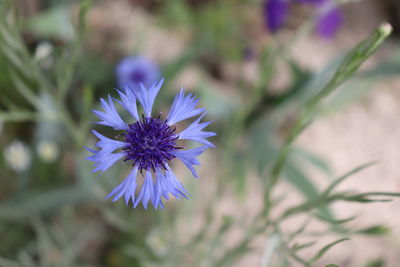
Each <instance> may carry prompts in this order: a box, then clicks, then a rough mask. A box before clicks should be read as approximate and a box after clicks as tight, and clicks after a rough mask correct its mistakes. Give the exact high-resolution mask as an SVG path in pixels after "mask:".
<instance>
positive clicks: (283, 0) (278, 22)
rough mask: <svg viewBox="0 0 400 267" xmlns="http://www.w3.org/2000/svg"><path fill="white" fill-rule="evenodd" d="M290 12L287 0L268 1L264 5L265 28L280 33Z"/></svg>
mask: <svg viewBox="0 0 400 267" xmlns="http://www.w3.org/2000/svg"><path fill="white" fill-rule="evenodd" d="M288 11H289V5H288V1H287V0H267V1H266V2H265V3H264V18H265V26H266V27H267V28H268V29H269V30H270V31H271V32H273V33H274V32H276V31H278V30H279V29H280V28H281V27H282V26H283V24H284V23H285V21H286V19H287V16H288Z"/></svg>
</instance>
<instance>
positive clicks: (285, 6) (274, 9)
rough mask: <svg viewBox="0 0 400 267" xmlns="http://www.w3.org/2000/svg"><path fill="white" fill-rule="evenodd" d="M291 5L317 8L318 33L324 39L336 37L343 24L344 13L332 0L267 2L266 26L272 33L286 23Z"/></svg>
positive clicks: (275, 0)
mask: <svg viewBox="0 0 400 267" xmlns="http://www.w3.org/2000/svg"><path fill="white" fill-rule="evenodd" d="M290 3H301V4H309V5H314V6H315V8H317V10H318V11H317V12H318V13H319V15H318V17H317V19H316V32H317V33H318V34H319V35H320V36H321V37H323V38H332V37H333V36H335V34H336V32H337V30H338V29H339V27H340V26H341V24H342V19H343V18H342V13H341V12H340V9H339V8H338V7H337V6H336V5H335V4H334V2H333V1H332V0H265V2H264V8H263V12H264V18H265V24H266V27H267V28H268V29H269V30H270V31H271V32H273V33H274V32H276V31H278V30H279V29H280V28H282V26H283V25H284V23H285V22H286V20H287V18H288V16H289V4H290Z"/></svg>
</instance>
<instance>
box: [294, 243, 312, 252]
mask: <svg viewBox="0 0 400 267" xmlns="http://www.w3.org/2000/svg"><path fill="white" fill-rule="evenodd" d="M315 243H317V241H311V242H307V243H304V244H294V245H293V246H292V248H291V249H292V250H294V251H296V252H297V251H299V250H302V249H305V248H309V247H311V246H313V245H315Z"/></svg>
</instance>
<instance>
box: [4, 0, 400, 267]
mask: <svg viewBox="0 0 400 267" xmlns="http://www.w3.org/2000/svg"><path fill="white" fill-rule="evenodd" d="M282 3H284V4H282ZM0 12H1V14H0V15H1V16H0V17H1V22H0V46H1V50H0V69H1V71H0V93H1V94H0V151H1V154H0V183H1V186H0V237H1V241H2V242H1V244H0V266H189V265H193V266H325V265H327V264H336V265H337V266H341V267H344V266H365V267H367V266H368V267H373V266H375V267H378V266H388V267H400V212H399V210H400V208H399V204H400V202H399V200H394V201H392V202H388V203H379V202H378V203H367V204H366V205H359V204H354V203H349V202H338V203H336V202H335V203H334V204H333V205H330V206H329V207H328V206H323V207H320V208H319V209H318V211H317V212H314V211H313V212H310V213H306V214H300V215H299V216H295V217H291V218H289V219H287V220H284V221H282V222H280V221H279V225H278V223H272V224H273V226H272V227H273V229H274V230H271V231H270V230H268V229H269V228H267V226H265V229H264V228H263V227H261V230H260V231H252V230H253V227H255V226H254V224H253V219H254V218H258V214H259V212H260V211H261V210H263V207H264V204H265V203H264V202H263V201H264V199H263V190H264V185H265V184H266V182H265V181H266V180H268V177H269V172H270V171H271V168H272V166H273V164H274V162H275V161H276V160H277V156H278V154H279V152H280V149H281V146H282V144H283V142H284V140H285V138H286V137H287V136H288V134H289V133H290V129H292V127H293V125H294V123H295V121H296V118H297V117H298V115H299V110H301V108H302V106H303V105H304V104H305V103H306V101H307V99H309V98H310V97H311V96H312V95H314V94H315V93H316V92H318V90H320V89H321V87H322V86H323V85H324V84H325V83H326V82H327V81H328V80H329V78H330V77H331V76H332V73H333V72H334V71H335V69H336V68H337V67H338V65H339V64H340V62H341V60H342V59H343V57H344V56H345V54H346V53H347V52H348V51H350V50H351V49H352V48H353V47H355V46H356V45H357V44H358V43H359V42H360V41H361V40H363V39H365V38H367V37H368V36H369V35H370V34H371V33H372V32H373V31H374V29H375V28H376V27H378V26H379V25H380V24H381V23H382V22H384V21H387V22H389V23H390V24H391V25H392V26H393V28H394V31H393V34H392V35H391V36H390V37H389V39H388V40H386V42H385V43H384V45H383V46H382V47H381V48H380V49H379V51H378V52H377V53H376V54H375V55H374V56H373V57H371V58H370V59H369V60H368V61H367V62H366V64H364V65H363V66H362V67H361V69H360V70H359V71H358V72H357V74H356V75H355V76H354V77H352V78H351V79H350V80H349V81H347V82H346V83H345V84H343V85H342V86H341V87H340V90H338V91H337V92H335V93H334V94H333V95H331V96H330V97H329V98H328V99H326V101H325V102H324V103H323V105H322V108H321V109H320V110H319V112H318V115H317V117H316V118H315V119H314V121H313V124H312V125H311V126H309V127H308V128H307V129H306V130H305V131H304V132H303V133H302V135H301V137H300V138H299V139H298V140H297V141H296V143H295V145H294V148H293V151H292V153H291V155H290V158H289V159H288V161H287V164H286V165H285V167H284V169H283V171H282V176H283V178H282V180H280V181H279V183H278V184H277V185H276V186H275V188H274V192H273V196H274V198H273V199H274V201H273V203H274V204H273V209H272V208H271V209H270V213H269V214H268V218H276V217H277V216H278V215H279V214H281V213H282V212H283V211H285V209H287V208H288V207H291V206H292V205H296V203H297V204H298V203H302V202H303V201H308V200H313V199H315V198H317V196H318V195H319V192H321V190H322V189H323V188H325V187H327V186H328V185H329V184H330V183H331V182H332V181H333V179H334V178H335V177H338V176H340V175H342V174H344V173H346V172H348V171H350V170H352V169H354V168H355V167H357V166H360V165H362V164H365V163H367V162H371V161H378V163H377V164H376V165H374V166H371V167H369V168H368V169H366V170H363V171H362V172H360V173H356V174H355V175H354V177H352V178H351V179H349V180H346V182H344V183H343V184H340V185H339V187H338V188H339V189H341V190H344V191H351V192H353V191H354V192H355V191H357V192H365V191H379V192H380V191H388V192H399V191H400V177H399V172H398V164H399V160H400V150H399V149H398V148H399V147H400V146H399V137H400V124H399V123H397V122H398V120H399V115H400V105H399V103H400V102H399V101H400V77H399V76H398V74H399V73H400V43H399V36H400V2H399V1H398V0H363V1H361V0H360V1H351V0H349V1H346V0H344V1H330V0H321V1H319V0H292V1H283V2H282V1H280V0H270V1H262V0H247V1H240V0H169V1H161V0H119V1H113V0H98V1H78V0H64V1H61V0H15V1H5V0H2V3H1V4H0ZM127 57H142V58H145V59H146V60H149V61H150V62H152V64H154V66H156V68H158V69H159V72H160V74H161V76H162V77H164V78H165V79H166V82H165V85H164V87H163V89H162V90H161V91H160V96H159V98H158V99H157V101H158V102H157V110H160V111H162V112H163V113H164V114H166V112H167V111H168V107H169V104H170V103H171V102H172V99H173V96H174V95H175V94H176V93H177V92H178V91H179V89H180V88H181V87H183V88H185V89H186V90H187V91H189V92H193V93H195V94H196V95H197V96H199V97H200V99H201V100H200V106H202V107H204V108H206V109H207V110H208V113H207V119H209V120H214V123H213V124H212V125H211V126H210V130H212V131H214V132H216V133H217V134H218V135H217V136H216V137H214V138H212V139H211V141H212V142H213V143H215V144H216V146H217V147H216V148H215V149H211V150H209V151H207V152H206V153H204V155H202V156H201V158H200V161H201V163H202V165H201V167H199V168H198V170H199V174H200V179H199V180H195V179H192V178H191V177H190V175H189V173H188V172H187V171H186V170H185V169H184V168H183V167H182V166H180V165H176V166H174V168H175V169H176V172H177V174H178V175H177V176H178V177H179V178H180V180H181V181H182V182H183V184H184V185H185V187H186V188H187V189H188V191H189V193H190V194H191V198H190V200H170V201H167V202H166V203H165V204H166V208H165V209H163V210H152V209H149V210H144V209H143V208H141V207H140V208H136V209H133V208H131V207H126V206H125V205H124V204H123V203H122V201H118V202H115V203H112V202H111V201H108V200H104V197H105V196H106V195H107V194H108V192H109V191H110V190H111V189H112V188H113V187H114V186H115V185H117V184H119V183H120V181H122V178H123V177H124V175H125V174H126V173H127V171H128V168H127V166H126V165H118V164H116V165H117V166H114V167H113V168H112V169H110V170H109V171H107V172H106V173H104V174H101V175H99V174H94V173H92V172H91V163H90V162H89V161H86V160H84V158H85V157H87V156H88V153H87V151H85V150H84V148H83V147H84V146H89V147H93V146H94V144H95V142H96V140H95V139H94V137H92V136H90V129H91V128H98V127H99V126H95V125H94V124H92V122H93V121H95V120H96V118H95V117H94V115H93V114H92V113H91V110H92V109H95V108H96V109H97V108H98V105H99V101H98V100H99V98H100V97H106V95H108V94H115V91H114V88H118V87H120V84H119V81H118V77H117V72H116V66H117V65H118V64H119V62H121V60H123V59H124V58H127ZM99 128H101V127H99ZM105 133H108V134H111V132H105ZM353 216H356V218H353ZM349 218H350V219H351V220H350V219H349ZM347 219H349V220H347ZM303 225H305V226H306V228H305V229H302V230H301V231H299V227H300V228H301V227H302V226H303ZM268 227H270V225H268ZM257 229H258V228H257ZM278 229H279V231H278ZM264 230H265V231H264ZM296 231H298V233H300V232H301V235H299V236H298V238H299V239H298V241H295V243H298V244H306V245H304V247H302V248H301V252H300V248H298V247H296V246H295V245H293V246H291V247H286V245H285V244H286V243H285V242H283V241H282V242H280V241H279V240H283V239H280V238H277V237H276V235H277V233H278V232H279V235H280V236H293V237H294V235H293V233H296ZM349 235H351V240H350V241H347V242H344V243H340V244H338V245H337V246H335V247H333V248H332V249H331V250H329V252H327V253H326V254H324V255H321V257H318V258H317V259H316V260H315V261H313V263H312V264H311V265H307V264H305V263H301V261H299V260H296V257H294V256H293V253H292V252H293V251H294V252H296V253H297V250H299V254H300V255H302V257H305V258H312V257H313V255H315V254H316V253H318V251H319V250H320V249H321V248H322V247H324V245H326V244H328V243H330V242H332V241H334V240H337V239H339V238H341V237H347V236H349ZM296 237H297V235H296ZM289 239H290V238H289ZM311 241H312V242H314V241H316V242H315V243H312V244H311V243H309V242H311ZM288 244H289V241H288ZM290 244H291V245H292V244H293V242H292V243H290ZM307 244H308V245H307Z"/></svg>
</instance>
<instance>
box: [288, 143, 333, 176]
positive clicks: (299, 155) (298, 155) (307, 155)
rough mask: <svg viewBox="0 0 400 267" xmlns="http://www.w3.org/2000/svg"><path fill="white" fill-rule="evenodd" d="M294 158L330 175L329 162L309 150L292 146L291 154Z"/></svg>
mask: <svg viewBox="0 0 400 267" xmlns="http://www.w3.org/2000/svg"><path fill="white" fill-rule="evenodd" d="M291 157H293V159H294V160H296V162H297V161H301V160H304V161H306V162H307V163H309V164H310V165H312V166H313V167H315V168H316V169H318V170H320V171H321V172H323V173H324V174H325V175H326V176H327V177H331V176H332V173H333V171H332V168H331V167H330V166H329V164H328V163H327V162H326V161H325V160H324V159H322V158H320V157H319V156H317V155H315V154H313V153H312V152H310V151H307V150H304V149H302V148H297V147H296V148H293V153H292V155H291Z"/></svg>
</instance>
